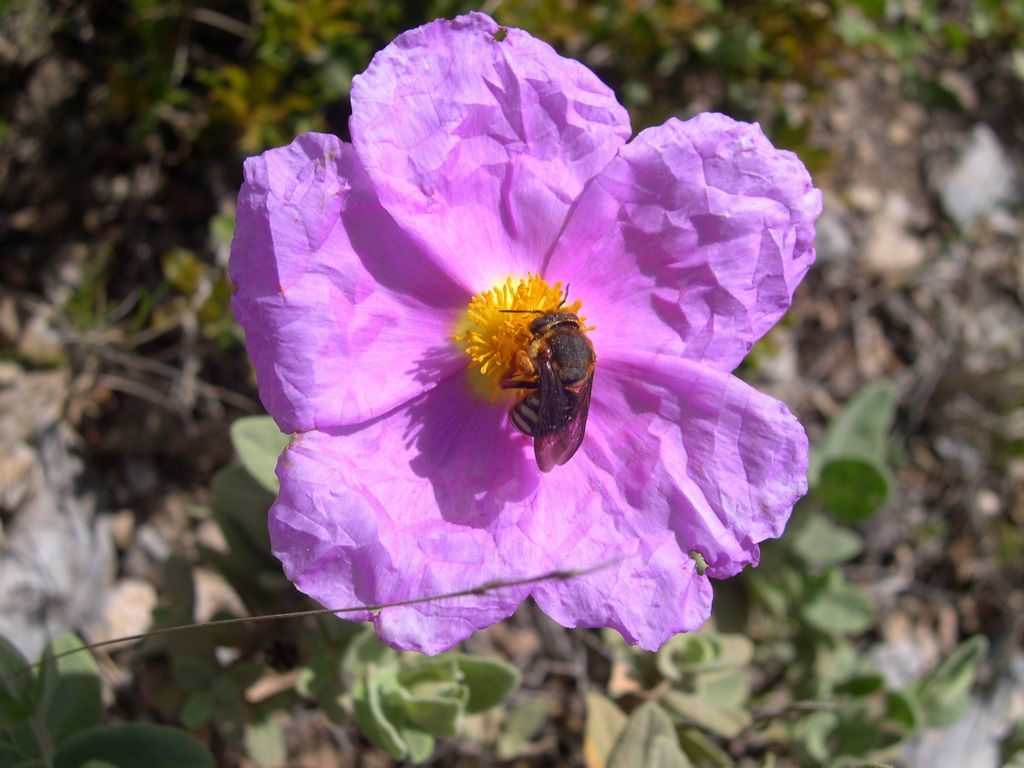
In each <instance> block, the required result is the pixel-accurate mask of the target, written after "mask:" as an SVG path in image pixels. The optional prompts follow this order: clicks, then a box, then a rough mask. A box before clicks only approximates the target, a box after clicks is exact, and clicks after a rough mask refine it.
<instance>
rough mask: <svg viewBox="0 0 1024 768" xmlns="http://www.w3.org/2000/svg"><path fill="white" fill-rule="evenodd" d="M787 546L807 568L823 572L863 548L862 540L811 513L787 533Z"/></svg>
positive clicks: (850, 557) (853, 556)
mask: <svg viewBox="0 0 1024 768" xmlns="http://www.w3.org/2000/svg"><path fill="white" fill-rule="evenodd" d="M789 546H790V548H791V550H792V552H793V554H795V555H796V556H797V557H799V558H800V559H801V560H803V561H804V563H806V564H807V565H809V566H812V567H815V568H821V569H825V568H831V567H832V566H836V565H840V564H841V563H845V562H846V561H847V560H852V559H853V558H855V557H856V556H857V555H859V554H860V553H861V550H863V549H864V540H863V539H862V538H861V537H860V535H859V534H857V533H856V532H854V531H851V530H850V529H849V528H846V527H844V526H841V525H836V524H835V523H833V522H832V521H831V520H829V519H828V518H827V517H825V515H819V514H811V515H808V516H807V518H806V519H805V520H804V521H803V524H802V525H800V527H799V528H797V529H796V530H795V531H793V533H792V534H790V536H789Z"/></svg>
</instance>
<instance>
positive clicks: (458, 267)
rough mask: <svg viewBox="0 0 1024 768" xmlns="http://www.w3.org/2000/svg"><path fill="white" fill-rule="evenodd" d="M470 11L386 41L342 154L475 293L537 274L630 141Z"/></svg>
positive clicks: (592, 79)
mask: <svg viewBox="0 0 1024 768" xmlns="http://www.w3.org/2000/svg"><path fill="white" fill-rule="evenodd" d="M502 29H504V28H501V27H499V26H498V24H497V23H496V22H494V20H493V19H491V18H489V17H487V16H485V15H484V14H481V13H471V14H469V15H467V16H460V17H459V18H457V19H455V20H454V21H447V20H440V21H436V22H433V23H431V24H427V25H425V26H423V27H419V28H418V29H414V30H411V31H409V32H406V33H405V34H403V35H401V36H399V37H398V38H397V39H396V40H395V41H394V42H392V43H391V44H390V45H389V46H388V47H387V48H385V49H384V50H383V51H381V52H380V53H378V54H377V55H376V56H375V57H374V59H373V61H372V62H371V64H370V66H369V68H368V69H367V70H366V72H364V73H363V74H362V75H360V76H358V77H356V78H355V79H354V80H353V82H352V112H353V114H352V119H351V122H350V127H351V130H352V137H353V143H354V144H355V146H356V150H357V151H358V153H359V156H360V158H361V159H362V161H363V164H364V165H365V167H366V169H367V172H368V173H369V175H370V177H371V178H372V179H373V183H374V186H375V187H376V189H377V192H378V194H379V195H380V200H381V202H382V203H383V205H384V207H385V208H387V210H388V211H390V212H391V214H392V215H393V216H394V217H395V220H396V221H398V222H399V223H400V224H401V225H402V226H403V227H405V228H406V230H407V231H408V232H409V233H410V234H411V235H412V236H413V238H414V239H415V240H416V241H417V242H419V243H420V244H422V246H423V247H424V248H425V249H427V250H430V251H431V252H432V253H435V254H437V255H438V256H439V258H440V259H442V260H443V261H444V262H445V263H446V264H447V267H448V270H449V274H451V275H452V276H453V277H454V279H456V280H458V281H459V282H462V283H463V284H465V285H470V286H472V287H473V290H474V291H478V290H483V289H485V288H488V287H490V286H492V285H496V284H497V283H499V282H501V281H503V280H504V279H505V277H506V276H508V275H520V276H522V275H525V274H526V273H527V272H537V271H538V270H539V268H540V266H541V264H542V261H543V258H544V256H545V254H547V252H548V251H549V249H550V247H551V245H552V243H553V242H554V240H555V238H556V237H557V235H558V232H559V230H560V229H561V227H562V224H563V223H564V219H565V215H566V213H567V212H568V210H569V207H570V205H571V204H572V202H573V200H575V199H576V197H577V196H578V195H579V193H580V190H581V189H582V188H583V185H584V184H585V183H586V181H587V180H588V179H590V178H591V177H592V176H593V175H594V174H596V173H597V172H598V171H599V170H601V168H603V167H604V166H605V164H606V163H607V162H608V161H609V160H610V159H611V158H612V157H613V156H614V155H615V152H616V150H617V149H618V147H619V146H620V145H621V144H622V142H624V141H625V140H626V138H628V137H629V134H630V128H629V117H628V115H627V114H626V111H625V110H624V109H623V108H622V107H621V106H620V105H619V103H618V102H617V101H616V100H615V96H614V94H613V93H612V92H611V91H610V90H609V89H608V88H607V87H606V86H605V85H604V84H603V83H602V82H601V81H600V80H598V78H597V77H596V76H595V75H594V74H593V73H592V72H591V71H590V70H588V69H587V68H586V67H584V66H583V65H582V64H580V63H579V62H576V61H572V60H570V59H564V58H562V57H560V56H559V55H558V54H556V53H555V51H554V50H553V49H552V48H551V47H550V46H549V45H547V44H546V43H543V42H541V41H539V40H536V39H534V38H533V37H531V36H530V35H528V34H527V33H525V32H523V31H521V30H518V29H506V30H504V36H502V35H501V34H498V33H499V30H502Z"/></svg>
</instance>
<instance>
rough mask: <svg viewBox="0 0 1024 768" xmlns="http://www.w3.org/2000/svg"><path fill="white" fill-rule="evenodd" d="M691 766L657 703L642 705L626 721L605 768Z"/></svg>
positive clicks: (670, 724) (669, 722)
mask: <svg viewBox="0 0 1024 768" xmlns="http://www.w3.org/2000/svg"><path fill="white" fill-rule="evenodd" d="M636 766H645V768H690V761H689V760H688V759H687V758H686V755H684V754H683V751H682V750H681V749H680V748H679V740H678V739H677V737H676V731H675V728H674V727H673V725H672V720H671V719H670V718H669V716H668V715H667V714H665V711H664V710H663V709H662V708H661V707H659V706H658V705H657V704H652V703H650V702H648V703H646V704H643V705H641V706H640V707H639V708H638V709H637V710H636V711H635V712H633V714H632V715H630V717H629V720H627V721H626V727H625V728H624V729H623V731H622V735H621V736H619V739H618V741H616V742H615V746H614V748H612V753H611V755H609V757H608V768H636Z"/></svg>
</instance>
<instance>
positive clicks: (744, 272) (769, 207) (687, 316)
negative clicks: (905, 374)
mask: <svg viewBox="0 0 1024 768" xmlns="http://www.w3.org/2000/svg"><path fill="white" fill-rule="evenodd" d="M820 212H821V193H820V192H819V191H818V190H817V189H815V188H814V187H813V186H812V183H811V178H810V176H809V175H808V173H807V170H806V169H805V168H804V166H803V164H802V163H801V162H800V160H799V159H798V158H797V156H796V155H794V154H793V153H792V152H786V151H780V150H777V149H775V148H774V147H773V146H772V145H771V143H770V142H769V141H768V140H767V139H766V138H765V137H764V134H763V133H762V132H761V129H760V127H759V126H757V125H756V124H749V123H740V122H736V121H735V120H732V119H731V118H728V117H726V116H724V115H718V114H703V115H698V116H697V117H695V118H693V119H692V120H688V121H687V122H685V123H684V122H680V121H678V120H675V119H672V120H669V121H668V122H667V123H665V124H664V125H662V126H660V127H657V128H651V129H648V130H646V131H643V132H642V133H641V134H640V135H638V136H637V137H636V138H635V139H633V141H631V142H630V143H629V144H627V145H626V146H624V147H623V148H622V149H621V150H620V152H619V155H618V156H617V157H616V158H615V160H613V161H612V162H611V163H610V164H609V165H608V167H607V168H605V170H604V171H602V172H601V173H600V174H599V175H598V176H597V177H596V178H595V179H594V181H593V182H592V183H591V184H590V185H589V186H588V187H587V188H586V190H585V191H584V192H583V194H582V195H581V197H580V199H579V201H578V203H577V205H576V207H575V208H574V209H573V212H572V213H571V214H570V217H569V221H568V223H567V224H566V229H565V231H564V232H563V233H562V236H561V237H560V238H559V241H558V244H557V246H556V247H555V250H554V251H553V253H552V255H551V258H550V260H549V263H548V265H547V267H546V268H545V270H544V273H543V274H544V276H545V278H547V279H548V281H549V282H552V281H554V280H563V281H568V282H569V283H571V285H572V291H573V296H574V297H575V298H581V299H583V311H584V314H586V316H587V320H588V322H590V323H592V324H593V325H595V326H596V328H597V330H596V331H595V333H594V336H593V338H594V341H595V343H599V345H600V348H601V350H602V352H603V353H608V352H611V353H612V354H614V353H615V350H616V349H625V350H631V349H643V350H647V351H652V352H670V353H673V354H679V355H682V356H684V357H686V358H688V359H691V360H700V361H701V362H704V363H707V364H709V365H714V366H716V367H717V368H720V369H722V370H732V369H733V368H735V367H736V365H737V364H739V362H740V361H741V360H742V359H743V357H744V356H745V355H746V353H747V352H748V351H749V350H750V348H751V347H752V346H753V344H754V342H756V341H757V340H758V339H759V338H760V337H761V336H762V335H763V334H764V333H765V332H767V331H768V329H769V328H771V327H772V325H774V324H775V323H776V322H777V321H778V320H779V318H780V317H781V316H782V315H783V313H785V311H786V309H787V308H788V307H789V304H790V301H791V300H792V296H793V291H794V290H795V289H796V286H797V284H798V283H799V282H800V280H801V279H803V276H804V274H805V273H806V272H807V270H808V268H809V267H810V265H811V262H813V260H814V220H815V218H817V216H818V214H819V213H820Z"/></svg>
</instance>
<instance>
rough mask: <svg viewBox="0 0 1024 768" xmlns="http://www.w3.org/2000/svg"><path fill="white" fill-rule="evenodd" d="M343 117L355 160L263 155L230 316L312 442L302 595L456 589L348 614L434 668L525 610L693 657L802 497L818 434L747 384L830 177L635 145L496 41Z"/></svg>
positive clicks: (289, 481) (302, 142) (691, 124)
mask: <svg viewBox="0 0 1024 768" xmlns="http://www.w3.org/2000/svg"><path fill="white" fill-rule="evenodd" d="M351 98H352V117H351V119H350V121H349V129H350V132H351V136H352V141H351V142H345V141H342V140H341V139H340V138H338V137H337V136H332V135H329V134H318V133H307V134H303V135H302V136H299V137H297V138H296V139H295V141H293V142H292V143H291V144H289V145H288V146H287V147H280V148H277V149H271V150H268V151H267V152H265V153H263V154H262V155H260V156H259V157H253V158H249V159H248V160H247V161H246V163H245V183H244V184H243V186H242V189H241V191H240V192H239V198H238V218H237V227H236V229H235V237H234V241H233V243H232V252H231V264H230V268H231V278H232V280H233V281H234V283H235V285H236V288H237V290H236V292H235V294H234V295H233V297H232V307H233V309H234V312H235V317H236V318H237V319H238V321H239V323H240V324H241V325H242V327H243V328H244V329H245V338H246V347H247V349H248V352H249V356H250V358H251V359H252V361H253V366H254V368H255V369H256V379H257V383H258V385H259V390H260V399H261V400H262V402H263V404H264V406H265V407H266V409H267V412H268V413H269V414H270V415H271V416H273V417H274V420H275V421H276V422H277V424H278V426H279V427H280V428H281V430H282V431H283V432H287V433H294V435H295V436H294V438H293V439H292V440H291V442H290V443H289V444H288V447H287V448H286V450H285V452H284V454H283V456H282V457H281V459H280V461H279V462H278V464H277V476H278V479H279V480H280V490H279V492H278V495H277V499H276V501H275V502H274V505H273V507H272V508H271V510H270V521H269V533H270V541H271V546H272V548H273V551H274V554H275V555H276V556H277V557H278V558H279V559H280V560H281V562H282V564H283V567H284V572H285V574H286V575H287V576H288V578H289V579H291V581H292V582H293V583H294V584H295V586H296V587H297V588H298V589H300V590H302V591H303V592H305V593H307V594H309V595H311V596H312V597H314V598H316V599H317V600H318V601H320V602H321V603H323V604H324V605H356V604H360V603H361V604H364V605H366V604H381V603H389V602H392V603H393V602H397V601H399V600H404V599H407V598H408V599H412V598H419V597H421V596H423V595H424V594H441V593H445V592H457V593H460V596H459V597H458V598H452V599H449V600H444V601H437V602H431V603H419V602H417V603H415V604H408V605H401V606H393V607H387V608H384V609H382V610H381V611H379V612H377V613H374V612H370V611H366V612H363V613H357V614H355V615H354V618H358V619H363V620H372V621H374V623H375V624H376V627H377V631H378V633H379V635H380V636H381V638H382V639H384V640H385V641H386V642H388V643H390V644H392V645H395V646H397V647H399V648H407V649H416V650H420V651H424V652H427V653H436V652H438V651H441V650H444V649H446V648H450V647H451V646H452V645H453V644H455V643H457V642H458V641H459V640H461V639H462V638H465V637H467V636H469V635H470V634H472V633H473V632H474V631H476V630H477V629H480V628H482V627H486V626H488V625H490V624H493V623H495V622H497V621H500V620H501V619H503V618H505V617H506V616H509V615H511V614H512V612H513V611H515V610H516V608H517V606H518V605H519V604H520V603H521V602H522V601H523V600H525V599H526V598H528V597H529V598H532V599H533V600H534V601H535V602H536V603H537V605H538V606H539V607H540V608H541V610H543V611H544V612H545V613H547V614H548V615H549V616H551V617H552V618H554V619H555V620H556V621H558V622H560V623H561V624H563V625H564V626H566V627H584V626H585V627H611V628H613V629H615V630H617V631H619V632H620V633H621V634H622V635H623V637H624V638H625V639H626V640H627V641H628V642H630V643H636V644H638V645H641V646H643V647H644V648H648V649H651V650H654V649H656V648H658V647H659V646H660V645H661V644H662V643H663V642H664V641H665V640H666V639H667V638H668V637H670V636H671V635H673V634H675V633H676V632H681V631H689V630H693V629H696V628H697V627H699V626H700V625H701V623H702V622H703V621H704V620H706V619H707V617H708V616H709V614H710V612H711V598H712V588H711V579H721V578H728V577H730V576H733V575H735V574H736V573H739V572H740V571H741V570H742V569H743V568H744V567H746V566H747V565H751V564H755V563H757V561H758V557H759V544H760V542H762V541H764V540H765V539H769V538H773V537H776V536H779V535H781V534H782V531H783V529H784V527H785V525H786V521H787V520H788V519H789V515H790V513H791V511H792V509H793V504H794V503H795V502H796V500H797V499H798V498H800V497H801V496H802V495H803V494H804V493H805V492H806V489H807V480H806V470H807V436H806V434H805V433H804V430H803V428H802V427H801V425H800V422H799V421H798V420H797V419H796V417H795V416H794V415H793V414H792V413H790V412H789V410H788V409H787V408H786V406H785V404H783V403H781V402H779V401H777V400H775V399H773V398H772V397H769V396H768V395H765V394H764V393H761V392H758V391H757V390H756V389H754V388H753V387H752V386H750V385H749V384H747V383H746V382H744V381H742V380H741V379H739V378H737V377H736V376H734V375H733V374H732V371H733V370H734V369H735V368H736V367H737V366H738V365H739V364H740V362H741V361H742V360H743V359H744V357H745V356H746V355H747V353H748V352H749V351H750V349H751V348H752V347H753V345H754V344H755V343H756V342H757V341H758V339H760V338H761V337H763V336H764V334H765V333H767V332H768V330H769V329H770V328H771V327H772V326H773V325H775V323H777V322H778V320H779V319H780V318H781V317H782V315H783V313H784V312H785V311H786V309H787V308H788V307H789V305H790V303H791V301H792V297H793V292H794V291H795V290H796V287H797V285H798V284H799V283H800V281H801V280H802V279H803V276H804V275H805V274H806V272H807V270H808V269H809V268H810V266H811V263H812V262H813V260H814V220H815V218H816V217H817V216H818V214H819V213H820V211H821V194H820V192H819V191H818V190H816V189H815V188H814V185H813V182H812V180H811V178H810V175H809V174H808V173H807V169H806V168H805V167H804V165H803V163H802V162H801V161H800V159H799V158H798V157H797V156H796V155H794V154H793V153H792V152H788V151H785V150H780V149H777V148H776V147H774V146H772V144H771V142H770V141H769V139H768V138H767V137H766V136H765V135H764V133H763V131H762V130H761V129H760V127H759V126H757V125H756V124H752V123H744V122H740V121H737V120H733V119H732V118H730V117H728V116H726V115H720V114H711V113H706V114H701V115H697V116H695V117H693V118H691V119H689V120H686V121H681V120H677V119H675V118H671V119H669V120H668V121H666V122H665V123H664V124H662V125H658V126H653V127H650V128H647V129H645V130H641V131H636V130H634V128H633V127H632V126H631V125H630V123H629V115H628V113H627V112H626V110H625V109H624V108H623V107H622V105H621V104H619V103H618V100H617V99H616V98H615V94H614V93H613V92H612V91H611V89H609V88H608V87H607V86H606V85H605V84H604V83H602V82H601V81H600V80H599V79H598V77H597V76H596V75H595V74H594V73H593V72H591V71H590V70H588V69H587V68H586V67H585V66H583V64H581V63H580V62H578V61H573V60H572V59H567V58H564V57H563V56H561V55H559V54H558V53H557V52H556V51H555V50H554V49H553V48H551V47H550V46H549V45H547V44H546V43H544V42H543V41H541V40H538V39H537V38H534V37H532V36H531V35H530V34H528V33H527V32H525V31H523V30H520V29H515V28H512V27H503V26H501V25H499V24H498V23H497V22H496V21H495V20H494V19H491V18H490V17H488V16H486V15H484V14H481V13H471V14H468V15H466V16H460V17H459V18H457V19H453V20H450V21H446V20H439V21H436V22H432V23H430V24H426V25H424V26H422V27H419V28H417V29H413V30H409V31H408V32H405V33H403V34H402V35H401V36H400V37H399V38H398V39H397V40H396V41H395V42H394V43H392V44H391V45H389V46H387V47H386V48H385V49H384V50H382V51H381V52H379V53H378V54H377V55H376V56H375V57H374V58H373V61H372V62H371V63H370V65H369V67H368V68H367V69H366V71H365V72H363V73H362V74H361V75H358V76H356V77H355V78H353V81H352V93H351ZM570 282H571V284H572V287H573V290H572V296H571V298H569V299H567V298H566V291H565V290H564V285H565V284H566V283H570ZM598 358H600V361H601V362H600V368H601V370H600V372H599V373H598V374H597V375H598V377H599V380H598V383H597V385H596V386H597V391H596V392H594V391H593V389H594V386H595V384H594V376H595V365H596V362H597V359H598ZM592 394H593V397H591V395H592ZM584 432H585V433H586V438H585V439H584ZM524 434H525V435H526V436H528V437H529V438H531V439H532V445H530V444H528V443H527V440H526V439H525V438H524V437H523V435H524ZM554 467H558V469H557V471H554ZM549 471H550V474H548V472H549ZM691 551H695V552H699V553H700V555H701V557H703V559H704V560H703V562H704V565H702V566H700V567H699V568H698V564H697V562H696V561H695V560H694V558H693V557H691V556H690V555H689V554H688V553H689V552H691ZM607 561H611V562H612V563H614V564H613V565H611V566H609V567H608V568H606V569H604V570H601V571H599V572H592V573H589V574H588V575H587V576H585V577H581V578H578V579H573V580H572V581H568V582H561V581H559V582H551V583H548V582H543V583H530V584H526V583H517V584H516V585H513V586H508V587H505V588H503V589H501V590H499V591H495V592H494V593H493V594H488V595H486V596H477V595H475V594H472V593H471V594H461V593H462V592H464V591H465V590H466V589H467V588H468V587H472V586H474V585H476V584H478V583H480V581H481V580H482V579H491V580H497V579H508V578H510V577H512V578H517V577H520V576H525V575H528V574H530V573H541V572H545V571H551V570H561V569H566V568H571V569H579V570H582V569H586V568H589V567H590V566H593V565H594V564H595V563H600V562H607Z"/></svg>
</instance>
